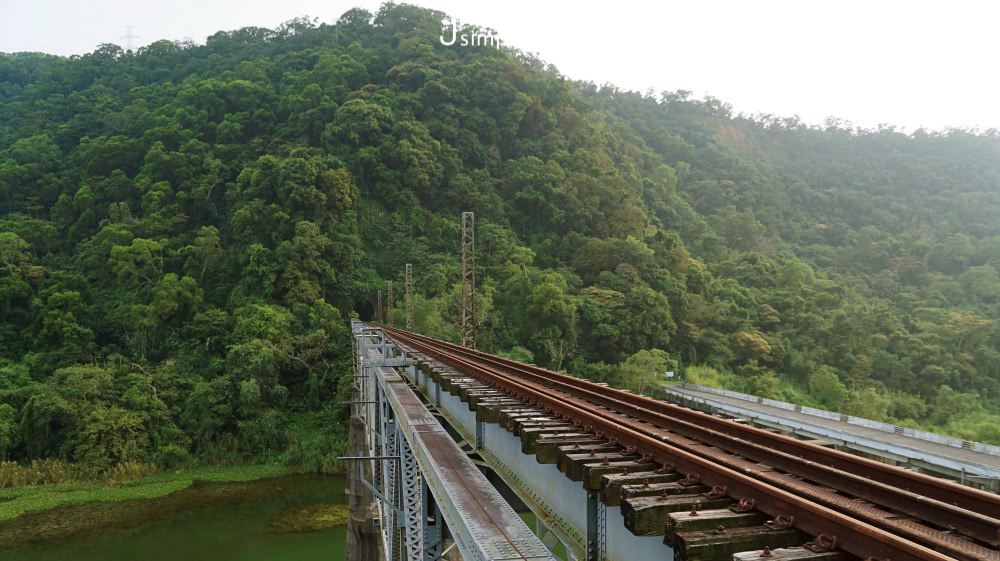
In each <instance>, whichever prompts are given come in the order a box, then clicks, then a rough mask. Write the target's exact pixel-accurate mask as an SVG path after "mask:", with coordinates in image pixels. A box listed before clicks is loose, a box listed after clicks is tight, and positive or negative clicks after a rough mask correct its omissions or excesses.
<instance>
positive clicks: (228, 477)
mask: <svg viewBox="0 0 1000 561" xmlns="http://www.w3.org/2000/svg"><path fill="white" fill-rule="evenodd" d="M290 473H292V471H291V470H290V469H288V468H287V467H284V466H281V465H236V466H209V467H199V468H193V469H189V470H178V471H170V472H163V473H158V474H155V475H151V476H148V477H142V478H138V479H134V480H130V481H124V482H120V483H114V484H107V483H56V484H47V485H26V486H20V487H10V488H6V489H0V523H3V522H4V521H8V520H13V519H16V518H19V517H21V516H24V515H26V514H29V513H33V512H42V511H46V510H51V509H54V508H59V507H66V506H73V505H79V504H84V503H90V502H121V501H130V500H136V499H154V498H158V497H163V496H166V495H169V494H171V493H175V492H177V491H180V490H183V489H186V488H188V487H191V486H192V485H194V484H195V482H198V481H214V482H245V481H253V480H256V479H263V478H268V477H276V476H279V475H288V474H290Z"/></svg>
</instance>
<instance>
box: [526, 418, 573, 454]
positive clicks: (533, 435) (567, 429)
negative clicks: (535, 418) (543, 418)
mask: <svg viewBox="0 0 1000 561" xmlns="http://www.w3.org/2000/svg"><path fill="white" fill-rule="evenodd" d="M576 430H577V429H575V428H573V426H571V425H568V424H565V423H563V424H560V425H540V426H537V425H536V426H522V427H521V451H522V452H524V453H525V454H535V452H536V450H537V444H538V441H539V440H541V439H542V438H544V437H546V436H554V435H559V434H575V433H576Z"/></svg>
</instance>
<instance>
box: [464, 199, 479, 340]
mask: <svg viewBox="0 0 1000 561" xmlns="http://www.w3.org/2000/svg"><path fill="white" fill-rule="evenodd" d="M461 317H462V327H461V333H462V346H463V347H468V348H471V349H475V348H476V324H477V321H476V218H475V214H474V213H472V212H463V213H462V302H461Z"/></svg>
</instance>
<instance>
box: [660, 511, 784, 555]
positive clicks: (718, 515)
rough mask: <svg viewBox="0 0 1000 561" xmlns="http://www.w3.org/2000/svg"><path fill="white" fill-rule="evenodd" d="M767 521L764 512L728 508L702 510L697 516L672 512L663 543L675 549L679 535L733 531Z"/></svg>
mask: <svg viewBox="0 0 1000 561" xmlns="http://www.w3.org/2000/svg"><path fill="white" fill-rule="evenodd" d="M766 521H767V516H765V515H764V513H762V512H757V511H752V512H733V511H731V510H729V509H728V508H716V509H710V510H701V511H698V512H697V513H695V514H692V513H691V512H690V511H687V512H684V511H682V512H671V513H670V514H668V515H667V523H666V528H665V529H664V532H663V543H665V544H667V545H669V546H671V547H673V546H674V545H675V544H676V543H677V535H678V534H681V533H684V532H700V531H705V530H716V531H717V533H719V532H718V530H719V529H720V528H722V529H725V530H727V531H728V530H731V529H733V528H743V527H746V526H760V525H761V524H763V523H764V522H766Z"/></svg>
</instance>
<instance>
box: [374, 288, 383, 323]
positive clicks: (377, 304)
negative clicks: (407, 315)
mask: <svg viewBox="0 0 1000 561" xmlns="http://www.w3.org/2000/svg"><path fill="white" fill-rule="evenodd" d="M383 313H384V312H383V310H382V289H381V288H380V289H378V297H377V299H376V300H375V321H377V322H379V323H382V316H383Z"/></svg>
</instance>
